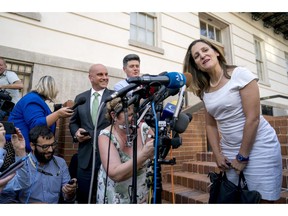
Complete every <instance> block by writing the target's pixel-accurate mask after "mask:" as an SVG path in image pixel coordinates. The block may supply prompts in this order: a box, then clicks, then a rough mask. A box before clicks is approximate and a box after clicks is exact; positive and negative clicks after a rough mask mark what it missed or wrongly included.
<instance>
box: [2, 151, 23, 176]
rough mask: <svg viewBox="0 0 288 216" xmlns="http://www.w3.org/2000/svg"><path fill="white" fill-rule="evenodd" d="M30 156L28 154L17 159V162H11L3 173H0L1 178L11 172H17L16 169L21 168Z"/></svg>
mask: <svg viewBox="0 0 288 216" xmlns="http://www.w3.org/2000/svg"><path fill="white" fill-rule="evenodd" d="M27 158H28V156H26V157H24V158H21V159H20V160H18V161H16V162H15V163H13V164H11V165H10V166H9V167H8V168H7V169H5V170H4V171H3V172H2V173H1V174H0V179H3V178H5V177H7V176H8V175H10V174H11V173H14V172H16V170H18V169H20V168H21V167H22V166H23V165H24V164H25V160H26V159H27Z"/></svg>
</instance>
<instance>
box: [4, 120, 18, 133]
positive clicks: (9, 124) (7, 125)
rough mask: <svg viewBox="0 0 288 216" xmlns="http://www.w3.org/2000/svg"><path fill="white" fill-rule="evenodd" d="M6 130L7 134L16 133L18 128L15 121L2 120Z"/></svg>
mask: <svg viewBox="0 0 288 216" xmlns="http://www.w3.org/2000/svg"><path fill="white" fill-rule="evenodd" d="M1 123H2V124H3V126H4V129H5V131H6V134H16V129H15V126H14V123H13V122H8V121H1Z"/></svg>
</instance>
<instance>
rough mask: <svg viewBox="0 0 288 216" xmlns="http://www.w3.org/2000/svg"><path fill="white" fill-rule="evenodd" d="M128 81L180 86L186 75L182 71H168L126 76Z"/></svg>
mask: <svg viewBox="0 0 288 216" xmlns="http://www.w3.org/2000/svg"><path fill="white" fill-rule="evenodd" d="M126 81H127V82H128V83H137V84H150V83H153V82H155V83H157V82H158V83H160V84H163V85H165V86H166V87H167V88H172V89H175V88H177V89H178V88H181V87H182V86H184V85H185V84H186V77H185V76H184V74H183V73H179V72H168V73H166V74H165V75H164V76H154V75H143V76H141V77H130V78H127V79H126Z"/></svg>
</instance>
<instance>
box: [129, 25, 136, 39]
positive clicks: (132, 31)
mask: <svg viewBox="0 0 288 216" xmlns="http://www.w3.org/2000/svg"><path fill="white" fill-rule="evenodd" d="M130 38H131V39H132V40H137V27H136V26H133V25H130Z"/></svg>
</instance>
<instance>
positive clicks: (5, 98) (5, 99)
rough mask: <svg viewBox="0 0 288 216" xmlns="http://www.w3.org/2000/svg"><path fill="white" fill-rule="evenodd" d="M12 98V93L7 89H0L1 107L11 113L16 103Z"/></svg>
mask: <svg viewBox="0 0 288 216" xmlns="http://www.w3.org/2000/svg"><path fill="white" fill-rule="evenodd" d="M11 100H12V97H11V96H10V93H9V92H8V91H6V90H5V89H0V109H1V110H3V111H5V112H7V113H10V112H11V111H12V109H13V108H14V105H15V104H14V103H13V102H11Z"/></svg>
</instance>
